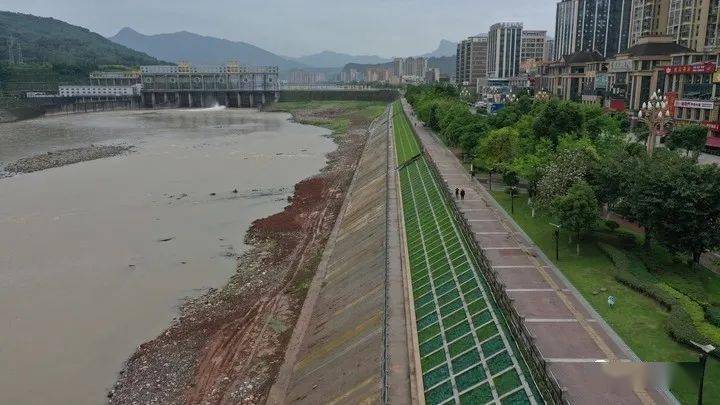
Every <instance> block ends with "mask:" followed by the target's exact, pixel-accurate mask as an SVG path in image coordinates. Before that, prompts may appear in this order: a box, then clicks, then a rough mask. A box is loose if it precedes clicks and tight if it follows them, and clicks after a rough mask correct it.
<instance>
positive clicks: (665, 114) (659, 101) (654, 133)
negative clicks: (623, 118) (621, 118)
mask: <svg viewBox="0 0 720 405" xmlns="http://www.w3.org/2000/svg"><path fill="white" fill-rule="evenodd" d="M637 117H638V119H639V120H640V121H642V122H644V123H645V125H647V127H648V138H647V153H648V155H649V156H652V154H653V152H654V151H655V143H656V141H657V137H658V136H659V135H660V133H661V132H662V131H663V129H665V127H666V126H667V125H668V124H670V123H671V122H672V119H673V118H672V117H671V116H670V106H668V103H667V97H666V96H663V95H661V94H660V91H659V90H658V91H655V92H654V93H653V94H651V95H650V100H648V101H646V102H644V103H643V105H642V108H641V109H640V111H638V113H637Z"/></svg>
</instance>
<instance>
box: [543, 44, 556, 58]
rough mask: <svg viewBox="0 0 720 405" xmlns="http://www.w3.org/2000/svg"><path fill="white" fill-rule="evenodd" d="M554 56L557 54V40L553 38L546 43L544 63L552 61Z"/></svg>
mask: <svg viewBox="0 0 720 405" xmlns="http://www.w3.org/2000/svg"><path fill="white" fill-rule="evenodd" d="M554 54H555V40H554V39H553V38H548V39H547V40H546V41H545V53H544V54H543V62H550V61H552V60H553V55H554Z"/></svg>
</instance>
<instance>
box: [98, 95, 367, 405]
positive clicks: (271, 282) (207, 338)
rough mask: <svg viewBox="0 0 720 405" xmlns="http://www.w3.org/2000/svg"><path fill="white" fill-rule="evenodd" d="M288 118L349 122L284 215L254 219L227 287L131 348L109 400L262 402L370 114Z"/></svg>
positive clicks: (185, 308) (188, 306)
mask: <svg viewBox="0 0 720 405" xmlns="http://www.w3.org/2000/svg"><path fill="white" fill-rule="evenodd" d="M294 115H295V117H296V118H298V116H302V117H304V118H305V119H308V120H309V119H323V120H325V119H332V118H337V119H340V118H342V119H344V120H347V122H349V127H348V130H347V132H345V133H344V134H343V135H338V136H336V137H335V139H336V141H337V142H338V149H337V150H336V151H335V152H333V153H331V154H330V155H328V164H327V166H326V167H325V169H323V170H322V172H321V173H320V174H318V175H316V176H314V177H311V178H309V179H306V180H303V181H301V182H300V183H298V184H297V185H296V186H295V192H294V194H293V196H292V198H291V199H290V201H291V203H290V204H289V205H288V206H287V207H285V209H284V210H283V211H282V212H280V213H278V214H275V215H272V216H269V217H267V218H263V219H260V220H257V221H255V222H254V223H253V225H252V227H251V228H250V230H249V231H248V233H247V235H246V243H247V244H248V245H250V249H249V250H248V252H247V253H246V254H244V255H243V256H242V257H240V258H239V259H238V262H237V272H236V273H235V275H233V276H232V278H231V279H230V281H229V282H228V284H227V285H226V286H225V287H224V288H222V289H218V290H213V291H210V292H208V293H207V294H205V295H203V296H201V297H198V298H196V299H192V300H190V301H189V302H187V303H186V304H185V305H184V306H183V308H182V309H181V311H180V316H179V317H178V318H177V319H176V321H175V322H173V324H172V325H171V326H170V327H169V328H168V329H167V330H166V331H165V332H164V333H163V334H161V335H160V336H158V337H157V338H155V339H154V340H152V341H150V342H147V343H144V344H142V345H141V346H139V347H138V349H137V351H136V352H135V353H134V354H133V355H132V357H130V359H129V360H128V361H127V362H126V364H125V367H124V368H123V370H122V371H121V373H120V377H119V379H118V382H117V383H116V384H115V386H114V387H113V389H112V390H111V391H110V392H109V393H108V397H109V402H110V403H111V404H138V403H142V404H181V403H182V404H186V403H192V404H200V403H203V404H204V403H213V404H215V403H218V404H219V403H263V402H264V401H265V398H266V396H267V394H268V392H269V389H270V387H271V385H272V383H273V381H274V380H275V376H276V375H277V371H278V369H279V367H280V365H281V363H282V360H283V356H284V353H285V348H286V346H287V343H288V340H289V338H290V336H291V334H292V329H293V327H294V326H295V323H296V321H297V318H298V315H299V312H300V309H301V307H302V304H303V301H304V299H305V295H306V293H307V290H308V288H309V286H310V281H311V280H312V277H313V275H314V273H315V270H316V269H317V265H318V263H319V261H320V258H321V255H322V251H323V249H324V246H325V244H326V242H327V239H328V237H329V235H330V232H331V230H332V228H333V225H334V223H335V220H336V218H337V216H338V214H339V211H340V208H341V206H342V203H343V201H344V198H345V194H346V192H347V189H348V186H349V184H350V181H351V179H352V175H353V173H354V171H355V168H356V167H357V162H358V159H359V157H360V155H361V153H362V150H363V147H364V144H365V142H366V139H367V132H366V131H367V127H368V125H369V124H370V121H371V119H370V117H367V116H366V115H363V114H357V113H356V112H355V111H354V110H352V109H344V110H332V111H331V112H328V111H327V110H324V109H316V110H312V111H308V110H303V111H294ZM303 121H304V120H303Z"/></svg>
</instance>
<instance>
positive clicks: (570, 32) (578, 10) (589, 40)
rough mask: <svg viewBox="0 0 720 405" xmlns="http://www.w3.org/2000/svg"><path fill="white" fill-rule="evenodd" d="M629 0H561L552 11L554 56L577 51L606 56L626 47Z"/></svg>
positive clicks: (630, 3)
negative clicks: (594, 52) (553, 18)
mask: <svg viewBox="0 0 720 405" xmlns="http://www.w3.org/2000/svg"><path fill="white" fill-rule="evenodd" d="M631 5H632V0H562V1H561V2H559V3H558V4H557V10H556V15H555V41H556V42H555V55H554V56H555V60H559V59H560V58H561V57H562V56H563V55H568V54H572V53H575V52H581V51H597V52H598V53H600V54H601V55H602V56H603V57H605V58H609V57H612V56H614V55H615V54H617V53H620V52H623V51H624V50H625V49H627V46H628V38H629V30H630V14H631Z"/></svg>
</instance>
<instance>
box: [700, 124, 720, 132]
mask: <svg viewBox="0 0 720 405" xmlns="http://www.w3.org/2000/svg"><path fill="white" fill-rule="evenodd" d="M702 124H703V125H704V126H706V127H707V128H709V129H710V130H711V131H713V132H720V122H715V121H703V123H702Z"/></svg>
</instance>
